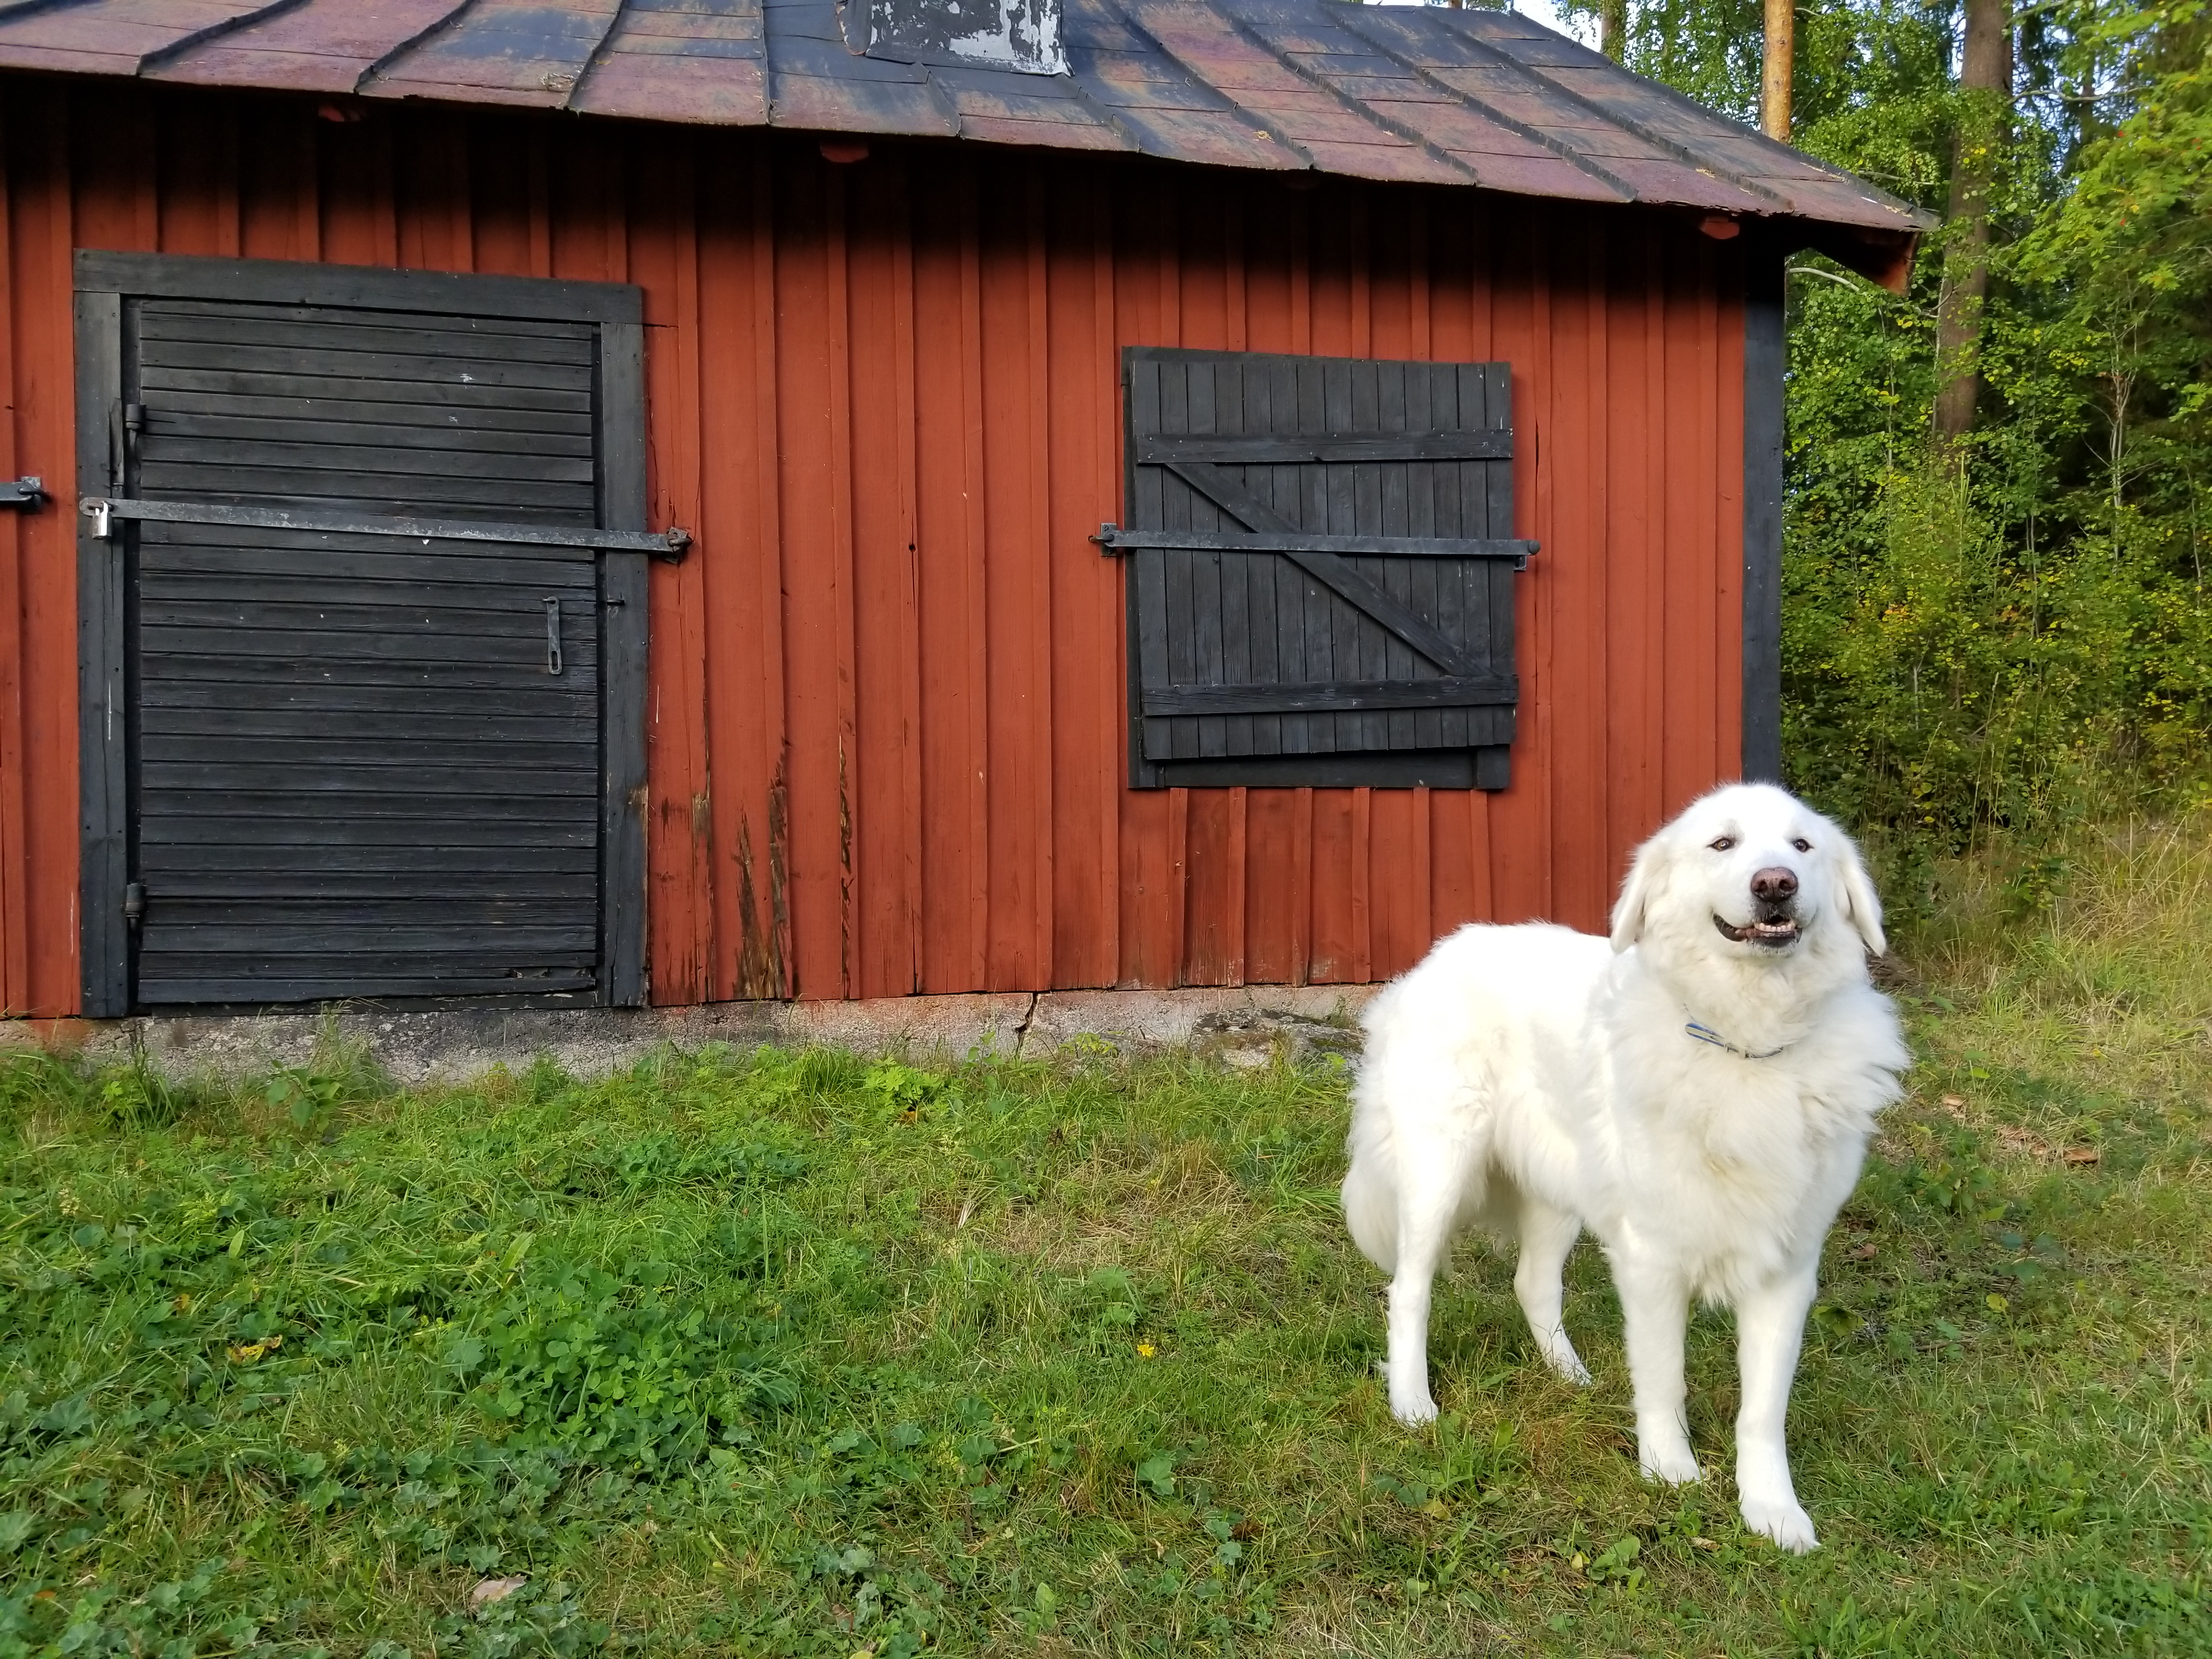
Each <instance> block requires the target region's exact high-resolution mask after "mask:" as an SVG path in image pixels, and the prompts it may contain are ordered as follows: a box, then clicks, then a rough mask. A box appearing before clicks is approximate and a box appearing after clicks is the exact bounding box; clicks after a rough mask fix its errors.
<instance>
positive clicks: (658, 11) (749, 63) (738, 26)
mask: <svg viewBox="0 0 2212 1659" xmlns="http://www.w3.org/2000/svg"><path fill="white" fill-rule="evenodd" d="M767 58H768V43H767V34H766V30H765V27H764V25H763V20H762V17H761V13H760V8H759V7H758V6H757V5H750V4H748V5H720V6H710V5H708V4H706V3H702V0H629V4H627V5H625V6H624V7H623V12H622V16H621V19H620V20H619V21H617V23H616V25H615V28H614V32H613V33H611V34H610V35H609V36H608V37H607V40H606V42H605V45H604V46H601V47H600V48H599V57H598V58H597V60H596V61H594V63H593V64H592V67H591V70H590V71H589V72H588V73H587V74H586V76H585V77H584V82H583V84H582V85H581V86H580V87H578V88H576V91H575V94H574V96H573V97H571V98H570V99H569V100H568V106H569V107H570V108H571V109H575V110H581V111H583V112H585V113H586V114H590V115H629V116H635V117H636V118H640V119H641V120H648V121H654V120H658V121H690V122H701V123H705V124H708V125H716V126H761V125H765V124H766V123H767V121H768V63H767Z"/></svg>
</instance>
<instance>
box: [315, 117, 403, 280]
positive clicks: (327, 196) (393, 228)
mask: <svg viewBox="0 0 2212 1659" xmlns="http://www.w3.org/2000/svg"><path fill="white" fill-rule="evenodd" d="M318 126H319V131H318V135H317V136H318V139H319V144H320V148H321V155H322V164H321V165H322V173H321V177H322V183H323V188H322V189H321V191H319V201H320V207H321V213H322V223H321V226H320V228H319V235H320V237H321V240H322V247H323V257H324V258H326V259H330V260H331V261H333V262H335V263H337V264H348V265H390V264H398V260H399V241H398V220H397V219H396V218H395V216H394V210H393V203H392V120H391V118H390V117H389V116H388V115H387V114H386V112H383V111H379V112H377V118H375V119H374V120H369V119H362V120H358V121H338V122H331V121H325V122H321V123H319V124H318Z"/></svg>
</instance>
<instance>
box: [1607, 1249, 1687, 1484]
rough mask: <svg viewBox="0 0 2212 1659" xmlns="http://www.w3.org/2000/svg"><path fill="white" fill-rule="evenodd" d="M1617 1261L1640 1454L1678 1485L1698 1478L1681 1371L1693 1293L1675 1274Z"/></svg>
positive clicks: (1655, 1474) (1651, 1470)
mask: <svg viewBox="0 0 2212 1659" xmlns="http://www.w3.org/2000/svg"><path fill="white" fill-rule="evenodd" d="M1623 1256H1624V1259H1617V1260H1616V1261H1615V1263H1614V1267H1613V1282H1614V1283H1615V1284H1616V1285H1618V1286H1619V1287H1620V1311H1621V1316H1622V1319H1623V1321H1624V1322H1625V1323H1626V1327H1627V1329H1626V1333H1625V1334H1626V1338H1627V1347H1628V1379H1629V1384H1630V1387H1631V1389H1632V1391H1633V1393H1634V1395H1635V1396H1636V1457H1637V1462H1638V1463H1640V1464H1641V1465H1642V1466H1643V1468H1644V1474H1646V1475H1648V1476H1649V1477H1650V1478H1651V1479H1652V1480H1661V1481H1664V1482H1665V1483H1666V1484H1667V1485H1668V1486H1682V1485H1685V1484H1686V1483H1688V1482H1690V1481H1692V1480H1697V1479H1699V1474H1700V1473H1701V1472H1700V1470H1699V1468H1698V1455H1697V1454H1696V1453H1695V1452H1693V1451H1692V1450H1691V1449H1690V1424H1689V1417H1688V1413H1687V1407H1688V1400H1689V1388H1688V1385H1687V1383H1686V1382H1685V1381H1684V1379H1683V1375H1682V1342H1683V1335H1684V1333H1685V1331H1686V1329H1687V1328H1688V1325H1689V1318H1690V1297H1689V1292H1688V1291H1687V1290H1686V1288H1685V1287H1684V1286H1683V1285H1682V1284H1681V1282H1680V1280H1679V1279H1675V1278H1674V1275H1672V1274H1671V1273H1662V1272H1660V1271H1657V1270H1655V1269H1653V1268H1650V1267H1644V1266H1642V1265H1640V1264H1638V1263H1637V1262H1635V1261H1632V1260H1628V1259H1625V1258H1626V1253H1625V1252H1624V1253H1623Z"/></svg>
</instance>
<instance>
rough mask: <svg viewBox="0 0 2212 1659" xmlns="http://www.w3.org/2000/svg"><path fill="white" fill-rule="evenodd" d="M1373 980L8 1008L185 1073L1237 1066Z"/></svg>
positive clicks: (1347, 1023) (1264, 1056)
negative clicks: (442, 1002) (36, 1010)
mask: <svg viewBox="0 0 2212 1659" xmlns="http://www.w3.org/2000/svg"><path fill="white" fill-rule="evenodd" d="M1377 988H1379V987H1376V986H1372V985H1328V986H1289V985H1261V986H1244V987H1237V988H1235V989H1230V990H1183V991H1047V992H1043V993H1030V992H1001V993H991V994H976V995H969V996H935V997H884V998H880V999H877V1000H871V1001H866V1002H720V1003H709V1004H707V1005H705V1006H699V1007H690V1008H456V1009H442V1010H436V1011H412V1012H402V1011H398V1010H391V1009H382V1008H378V1007H375V1006H357V1005H356V1006H334V1007H329V1008H325V1009H322V1010H320V1011H309V1012H298V1013H291V1012H286V1013H260V1014H182V1015H144V1016H140V1017H137V1018H131V1019H113V1020H40V1021H26V1020H13V1021H5V1022H0V1046H15V1047H21V1046H27V1045H32V1044H39V1045H42V1046H45V1047H47V1048H63V1049H70V1050H76V1051H81V1052H82V1053H84V1054H86V1055H87V1056H88V1057H90V1058H93V1059H98V1060H120V1059H122V1058H125V1056H127V1055H129V1054H131V1052H132V1051H133V1049H134V1048H143V1052H144V1054H145V1055H146V1057H147V1059H148V1060H150V1061H151V1062H152V1063H153V1064H154V1065H155V1066H157V1067H159V1068H160V1069H161V1071H162V1072H164V1073H169V1074H172V1075H188V1074H194V1073H203V1074H204V1073H215V1074H217V1075H223V1076H236V1075H241V1074H245V1073H252V1072H256V1071H262V1070H266V1069H268V1068H270V1067H271V1066H292V1065H301V1064H304V1063H306V1062H307V1061H309V1060H313V1058H314V1056H315V1054H316V1053H317V1051H318V1049H319V1048H324V1047H325V1046H326V1045H328V1044H329V1043H331V1042H332V1041H333V1040H335V1041H336V1042H337V1043H339V1044H341V1045H343V1046H344V1047H346V1048H356V1049H358V1050H360V1051H363V1052H365V1053H366V1054H367V1055H368V1058H369V1059H370V1060H372V1061H373V1062H374V1064H376V1065H377V1066H379V1067H380V1068H381V1069H382V1070H383V1071H384V1072H385V1073H386V1074H387V1075H389V1076H390V1077H392V1079H394V1080H395V1081H397V1082H399V1083H403V1084H417V1083H431V1082H461V1081H464V1080H465V1079H469V1078H471V1077H475V1076H477V1075H479V1074H480V1073H484V1072H488V1071H489V1070H491V1069H492V1068H493V1067H494V1066H507V1068H508V1069H510V1070H515V1069H520V1067H523V1066H528V1065H529V1064H530V1063H531V1062H532V1060H536V1059H537V1058H538V1056H540V1055H544V1056H545V1057H547V1058H549V1059H551V1060H555V1061H556V1062H557V1063H558V1064H559V1065H560V1066H562V1067H563V1068H564V1069H565V1070H567V1071H568V1072H569V1073H572V1074H574V1075H575V1076H578V1077H599V1076H605V1074H606V1073H610V1072H614V1071H618V1070H620V1069H622V1068H623V1067H624V1066H630V1065H633V1064H635V1062H636V1061H638V1060H641V1059H643V1058H645V1057H646V1056H647V1054H652V1053H653V1051H654V1050H656V1049H658V1048H662V1047H663V1046H666V1045H672V1046H674V1047H676V1048H703V1047H704V1046H706V1045H707V1044H708V1043H710V1042H723V1043H728V1044H730V1045H731V1046H732V1047H733V1048H754V1047H756V1046H757V1045H759V1044H761V1043H773V1044H775V1045H777V1046H780V1047H784V1048H808V1047H814V1046H822V1047H828V1048H849V1049H852V1050H854V1051H855V1052H857V1053H860V1054H907V1055H911V1056H915V1057H925V1058H939V1059H965V1058H969V1057H971V1056H981V1055H996V1056H1000V1057H1004V1058H1012V1057H1016V1056H1020V1057H1025V1058H1049V1057H1051V1056H1053V1055H1055V1054H1061V1053H1063V1052H1066V1051H1069V1050H1073V1051H1076V1052H1089V1053H1097V1054H1132V1055H1135V1054H1158V1053H1162V1052H1165V1051H1167V1050H1170V1049H1176V1048H1184V1049H1190V1050H1193V1051H1194V1052H1199V1053H1204V1054H1212V1055H1214V1056H1216V1057H1218V1059H1220V1060H1223V1061H1224V1062H1225V1063H1226V1064H1229V1065H1232V1066H1260V1065H1264V1064H1266V1063H1267V1061H1268V1060H1271V1059H1273V1057H1275V1056H1276V1055H1278V1054H1281V1055H1284V1056H1285V1057H1287V1058H1291V1059H1305V1058H1311V1057H1313V1056H1315V1055H1317V1054H1330V1053H1335V1054H1351V1053H1354V1052H1356V1051H1357V1049H1358V1041H1359V1033H1358V1027H1357V1024H1356V1023H1355V1022H1356V1019H1357V1016H1358V1012H1359V1010H1360V1009H1361V1007H1363V1006H1364V1005H1365V1004H1366V1001H1367V1000H1368V999H1369V998H1370V996H1372V995H1373V994H1375V992H1376V989H1377Z"/></svg>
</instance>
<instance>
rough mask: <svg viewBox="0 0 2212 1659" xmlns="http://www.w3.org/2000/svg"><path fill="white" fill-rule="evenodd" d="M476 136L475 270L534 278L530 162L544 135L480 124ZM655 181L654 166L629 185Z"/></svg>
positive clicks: (516, 126)
mask: <svg viewBox="0 0 2212 1659" xmlns="http://www.w3.org/2000/svg"><path fill="white" fill-rule="evenodd" d="M474 135H475V139H476V143H475V147H474V151H473V155H472V157H471V159H472V161H473V163H474V165H473V166H472V167H471V169H470V178H469V187H470V188H469V197H470V212H471V219H472V222H473V225H474V228H475V238H476V258H475V262H474V263H475V265H476V269H477V270H482V271H487V272H491V273H495V274H496V275H499V276H530V275H532V274H533V272H532V257H531V256H532V252H533V249H532V246H531V243H532V236H531V230H532V225H531V222H530V209H531V201H530V175H531V171H532V165H531V157H532V155H534V154H537V153H538V151H539V134H538V131H537V130H536V129H535V128H534V126H533V127H525V126H524V125H521V124H520V123H519V122H516V121H511V120H510V121H486V122H481V123H478V124H477V125H476V126H475V128H474ZM649 148H650V141H648V143H647V146H646V147H642V148H641V149H639V150H638V151H637V152H635V154H634V155H633V156H632V161H633V164H635V161H636V160H637V157H638V155H643V154H646V153H647V150H648V149H649ZM540 165H541V166H542V165H543V164H542V162H541V163H540ZM653 182H654V181H653V179H652V173H651V169H650V168H649V167H647V168H643V169H641V170H638V171H635V172H634V173H632V174H631V178H630V181H629V183H630V187H631V188H632V189H636V188H639V187H641V186H643V187H646V188H651V187H652V185H653ZM548 251H549V252H550V247H549V250H548Z"/></svg>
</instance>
